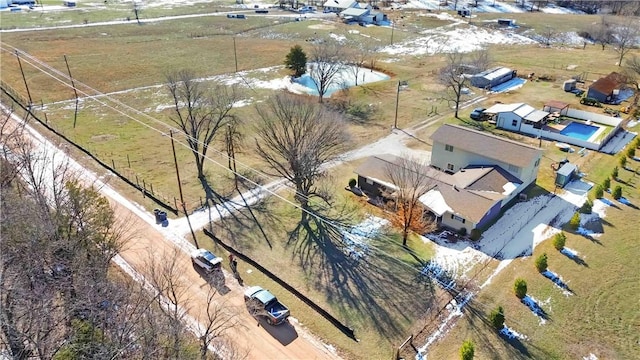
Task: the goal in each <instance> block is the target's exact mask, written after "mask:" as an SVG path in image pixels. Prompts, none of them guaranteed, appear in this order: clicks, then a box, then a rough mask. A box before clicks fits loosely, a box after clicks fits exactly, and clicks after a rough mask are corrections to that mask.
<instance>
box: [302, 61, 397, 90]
mask: <svg viewBox="0 0 640 360" xmlns="http://www.w3.org/2000/svg"><path fill="white" fill-rule="evenodd" d="M308 65H309V66H307V73H306V74H304V75H302V76H301V77H299V78H295V79H293V81H294V82H295V83H297V84H300V85H302V86H304V87H305V88H306V89H305V92H306V93H307V94H310V95H318V88H317V87H316V83H315V82H314V81H313V79H312V78H311V76H316V78H318V77H319V76H318V75H317V71H314V63H310V64H308ZM357 73H358V81H357V83H358V85H363V84H368V83H372V82H377V81H382V80H387V79H389V76H388V75H386V74H383V73H381V72H378V71H371V69H367V68H364V67H362V68H360V69H359V70H358V72H357ZM355 75H356V72H355V71H354V70H353V65H345V66H343V67H342V68H341V69H340V70H339V71H338V72H337V73H336V74H335V75H334V77H333V81H331V84H330V86H329V87H328V88H327V89H326V91H325V93H324V97H330V96H331V94H333V93H334V92H336V91H339V90H343V89H346V88H350V87H352V86H355V84H356V79H355Z"/></svg>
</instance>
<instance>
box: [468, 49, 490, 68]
mask: <svg viewBox="0 0 640 360" xmlns="http://www.w3.org/2000/svg"><path fill="white" fill-rule="evenodd" d="M492 62H493V60H492V59H491V52H490V51H489V50H488V49H486V48H483V49H480V50H478V51H474V52H472V53H471V64H472V65H473V66H474V68H475V69H477V70H478V71H485V70H488V69H489V67H491V63H492Z"/></svg>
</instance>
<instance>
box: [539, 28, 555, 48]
mask: <svg viewBox="0 0 640 360" xmlns="http://www.w3.org/2000/svg"><path fill="white" fill-rule="evenodd" d="M557 36H558V32H557V31H556V30H555V29H554V28H553V27H551V26H546V27H545V28H544V30H542V32H541V33H540V42H541V43H542V44H543V45H544V46H551V43H552V42H554V41H555V40H556V37H557Z"/></svg>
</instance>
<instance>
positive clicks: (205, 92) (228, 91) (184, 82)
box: [167, 70, 240, 180]
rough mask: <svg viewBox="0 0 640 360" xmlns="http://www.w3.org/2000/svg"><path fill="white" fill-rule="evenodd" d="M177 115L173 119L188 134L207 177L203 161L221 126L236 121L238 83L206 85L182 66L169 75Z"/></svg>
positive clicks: (198, 166) (202, 175)
mask: <svg viewBox="0 0 640 360" xmlns="http://www.w3.org/2000/svg"><path fill="white" fill-rule="evenodd" d="M167 83H168V84H167V87H168V89H169V93H170V94H171V97H172V99H173V104H174V110H175V116H173V117H172V118H171V120H172V121H173V122H174V123H175V124H176V125H177V126H178V127H179V128H180V130H181V131H182V133H184V135H185V136H186V141H187V143H188V144H189V148H190V149H191V152H192V153H193V156H194V158H195V161H196V169H197V171H198V178H199V179H200V180H203V179H205V173H204V162H205V159H206V156H207V152H208V150H209V146H211V143H212V142H213V141H214V139H215V138H216V135H218V131H219V130H220V129H223V128H225V127H226V126H227V125H228V124H232V123H233V122H234V121H236V116H235V115H234V114H233V111H232V110H233V105H234V104H235V103H236V101H238V100H239V99H240V92H239V91H238V88H237V87H236V86H226V85H222V84H214V85H213V86H212V87H210V88H207V87H205V86H204V84H203V83H202V82H200V81H198V80H197V79H196V77H195V74H194V72H193V71H190V70H181V71H178V72H176V73H173V74H170V75H169V76H168V77H167Z"/></svg>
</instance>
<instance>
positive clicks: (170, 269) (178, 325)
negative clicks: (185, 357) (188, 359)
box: [147, 248, 190, 359]
mask: <svg viewBox="0 0 640 360" xmlns="http://www.w3.org/2000/svg"><path fill="white" fill-rule="evenodd" d="M179 257H180V250H179V249H177V248H173V250H172V252H170V253H168V254H162V256H160V258H156V257H154V256H153V254H151V253H149V261H148V264H147V273H148V274H149V277H148V280H149V282H150V283H151V285H152V286H153V288H154V289H155V291H156V292H157V293H158V294H159V296H157V297H156V299H157V305H158V307H159V308H160V309H162V311H163V312H164V313H165V314H166V316H167V319H168V324H167V325H168V326H167V328H166V329H165V334H166V335H168V337H169V339H168V341H167V342H166V345H165V351H166V356H168V357H169V358H172V359H179V358H181V357H182V352H183V348H184V345H185V343H186V341H185V339H186V338H187V336H186V331H185V328H184V326H183V323H184V322H186V317H187V311H188V309H189V307H190V299H189V297H188V293H187V284H185V283H184V282H183V281H182V280H181V277H180V275H181V273H182V269H181V268H180V267H179V266H178V259H179Z"/></svg>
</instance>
